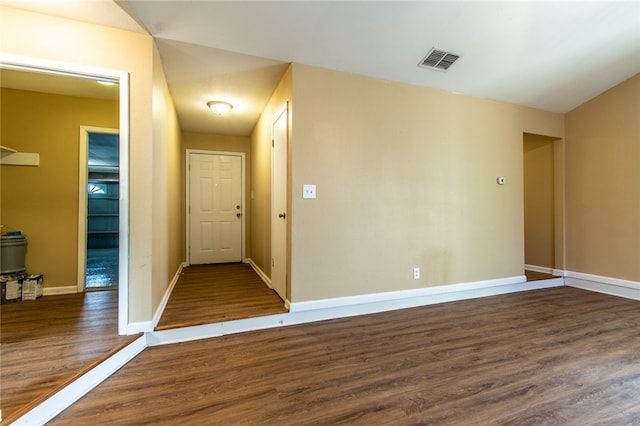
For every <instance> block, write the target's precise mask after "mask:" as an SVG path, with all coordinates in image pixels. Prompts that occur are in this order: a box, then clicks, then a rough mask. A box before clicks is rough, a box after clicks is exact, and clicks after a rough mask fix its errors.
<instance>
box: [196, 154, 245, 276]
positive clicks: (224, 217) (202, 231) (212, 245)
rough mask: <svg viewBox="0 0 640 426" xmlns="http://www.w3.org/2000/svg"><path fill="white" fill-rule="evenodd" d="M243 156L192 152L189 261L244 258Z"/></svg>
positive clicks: (219, 261)
mask: <svg viewBox="0 0 640 426" xmlns="http://www.w3.org/2000/svg"><path fill="white" fill-rule="evenodd" d="M242 200H243V198H242V158H241V157H240V156H234V155H219V154H196V153H190V154H189V263H191V264H192V265H194V264H203V263H224V262H240V261H241V260H242V213H243V209H242Z"/></svg>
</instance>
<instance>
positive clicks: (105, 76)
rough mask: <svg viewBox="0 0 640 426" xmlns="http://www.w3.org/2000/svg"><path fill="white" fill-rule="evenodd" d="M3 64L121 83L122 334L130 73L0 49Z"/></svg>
mask: <svg viewBox="0 0 640 426" xmlns="http://www.w3.org/2000/svg"><path fill="white" fill-rule="evenodd" d="M0 68H7V69H13V70H18V71H31V72H40V73H44V74H55V75H65V76H69V77H78V78H85V79H89V80H103V81H112V82H114V83H117V84H119V89H120V93H119V97H118V104H119V121H120V202H119V205H120V219H119V223H118V227H119V237H118V238H119V242H118V244H119V267H118V276H119V278H118V279H119V282H118V334H120V335H126V334H127V328H128V325H129V133H130V125H129V117H130V106H129V91H130V90H129V73H128V72H126V71H122V70H114V69H108V68H100V67H94V66H91V65H85V64H76V63H66V62H59V61H53V60H49V59H43V58H35V57H30V56H21V55H14V54H10V53H2V52H0Z"/></svg>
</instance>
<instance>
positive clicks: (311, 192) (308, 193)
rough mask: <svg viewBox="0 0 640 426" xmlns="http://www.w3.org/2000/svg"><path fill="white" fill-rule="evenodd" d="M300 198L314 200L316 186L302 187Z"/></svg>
mask: <svg viewBox="0 0 640 426" xmlns="http://www.w3.org/2000/svg"><path fill="white" fill-rule="evenodd" d="M302 198H316V186H315V185H306V184H305V185H302Z"/></svg>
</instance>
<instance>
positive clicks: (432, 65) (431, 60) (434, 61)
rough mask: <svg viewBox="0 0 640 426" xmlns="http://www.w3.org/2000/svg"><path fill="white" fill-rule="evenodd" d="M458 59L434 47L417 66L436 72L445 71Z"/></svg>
mask: <svg viewBox="0 0 640 426" xmlns="http://www.w3.org/2000/svg"><path fill="white" fill-rule="evenodd" d="M459 57H460V55H456V54H455V53H451V52H446V51H444V50H442V49H436V48H435V47H434V48H433V49H431V50H430V51H429V53H427V56H425V57H424V59H423V60H421V61H420V63H419V64H418V66H419V67H422V68H429V69H432V70H436V71H446V70H448V69H449V67H450V66H451V65H453V64H454V63H455V62H456V61H457V60H458V58H459Z"/></svg>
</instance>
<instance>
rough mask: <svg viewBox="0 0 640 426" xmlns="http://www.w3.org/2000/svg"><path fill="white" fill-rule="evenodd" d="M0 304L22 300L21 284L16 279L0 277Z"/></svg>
mask: <svg viewBox="0 0 640 426" xmlns="http://www.w3.org/2000/svg"><path fill="white" fill-rule="evenodd" d="M0 287H1V289H0V293H1V295H0V303H1V304H3V305H5V304H7V303H13V302H19V301H21V300H22V283H21V282H20V279H18V278H17V277H0Z"/></svg>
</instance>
